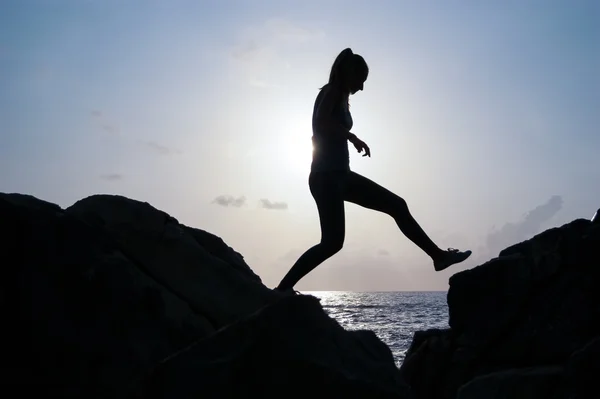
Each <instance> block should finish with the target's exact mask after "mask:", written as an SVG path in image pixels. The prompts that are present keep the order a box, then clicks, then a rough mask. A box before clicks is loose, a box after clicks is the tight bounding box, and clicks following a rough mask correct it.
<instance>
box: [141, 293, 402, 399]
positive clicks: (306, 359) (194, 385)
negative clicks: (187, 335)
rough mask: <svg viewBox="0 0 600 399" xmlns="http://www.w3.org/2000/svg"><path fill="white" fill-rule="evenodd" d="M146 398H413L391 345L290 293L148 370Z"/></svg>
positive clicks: (310, 300)
mask: <svg viewBox="0 0 600 399" xmlns="http://www.w3.org/2000/svg"><path fill="white" fill-rule="evenodd" d="M148 381H149V383H148V384H145V385H144V392H143V393H142V394H141V395H140V397H144V398H149V399H150V398H151V399H159V398H160V399H167V398H181V399H184V398H190V399H191V398H199V397H211V398H212V397H215V398H216V397H223V398H231V397H236V398H237V397H248V398H250V397H280V396H285V397H356V398H358V397H361V398H362V397H364V398H408V397H410V396H409V393H408V388H407V386H406V385H405V384H404V383H403V382H402V380H401V379H400V374H399V372H398V369H397V368H396V366H395V365H394V359H393V356H392V353H391V351H390V349H389V348H388V347H387V346H386V345H385V344H383V343H382V342H381V341H380V340H379V339H378V338H377V337H376V336H375V334H374V333H373V332H371V331H345V330H344V329H343V328H342V327H341V326H340V325H339V324H338V323H337V322H336V321H335V320H333V319H331V318H330V317H329V316H328V315H327V314H326V313H325V312H324V310H323V308H322V307H321V305H320V303H319V300H318V299H317V298H315V297H312V296H308V295H291V296H289V297H285V298H283V299H281V300H280V301H277V302H276V303H274V304H273V305H271V306H268V307H265V308H263V309H262V310H260V311H258V312H256V313H255V314H252V315H250V316H249V317H248V318H246V319H244V320H242V321H240V322H238V323H236V324H233V325H230V326H228V327H226V328H224V329H223V330H221V331H219V332H218V333H217V334H215V335H213V336H211V337H209V338H206V339H203V340H200V341H199V342H196V343H195V344H193V345H191V346H190V347H189V348H187V349H185V350H184V351H182V352H181V353H178V354H176V355H175V356H173V357H171V358H170V359H168V360H166V361H165V362H163V363H162V364H161V365H160V366H159V367H157V369H156V370H154V372H153V373H151V374H149V376H148Z"/></svg>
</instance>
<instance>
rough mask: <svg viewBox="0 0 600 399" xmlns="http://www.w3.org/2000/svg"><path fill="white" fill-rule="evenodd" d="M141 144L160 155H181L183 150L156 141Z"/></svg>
mask: <svg viewBox="0 0 600 399" xmlns="http://www.w3.org/2000/svg"><path fill="white" fill-rule="evenodd" d="M140 144H142V145H144V146H146V147H148V148H150V149H151V150H153V151H155V152H157V153H158V154H160V155H171V154H181V150H176V149H173V148H169V147H166V146H164V145H162V144H159V143H157V142H155V141H140Z"/></svg>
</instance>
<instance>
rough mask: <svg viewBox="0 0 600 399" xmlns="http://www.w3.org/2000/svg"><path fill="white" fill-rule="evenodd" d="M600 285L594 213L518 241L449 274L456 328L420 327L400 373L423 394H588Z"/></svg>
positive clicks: (598, 330) (599, 330)
mask: <svg viewBox="0 0 600 399" xmlns="http://www.w3.org/2000/svg"><path fill="white" fill-rule="evenodd" d="M598 287H600V226H599V225H597V224H595V223H592V222H591V221H589V220H583V219H579V220H575V221H573V222H571V223H568V224H566V225H564V226H562V227H560V228H553V229H549V230H547V231H545V232H543V233H541V234H538V235H537V236H535V237H533V238H532V239H530V240H527V241H524V242H522V243H519V244H516V245H514V246H511V247H509V248H507V249H505V250H503V251H502V252H500V254H499V256H498V257H497V258H494V259H492V260H490V261H489V262H487V263H485V264H483V265H481V266H479V267H476V268H474V269H471V270H466V271H463V272H460V273H457V274H455V275H453V276H452V277H451V278H450V289H449V291H448V307H449V316H450V320H449V324H450V327H451V328H450V329H448V330H443V331H439V330H438V331H436V330H432V331H429V332H427V333H423V332H420V333H417V334H415V339H414V341H413V344H412V347H411V348H410V350H409V351H408V353H407V357H406V359H405V361H404V364H403V365H402V367H401V371H402V374H403V377H404V378H405V379H406V380H407V382H408V383H409V384H410V385H411V387H412V388H413V391H414V393H415V396H416V397H417V398H423V399H425V398H455V397H459V398H463V399H464V398H475V397H481V398H521V397H523V398H525V397H526V398H532V399H536V398H554V397H556V398H575V397H578V398H584V397H586V396H584V393H583V391H582V388H581V386H582V385H585V384H588V385H589V384H591V380H590V377H591V375H592V373H591V371H590V367H591V366H592V365H598V357H597V356H598V343H597V342H598V341H594V339H596V340H597V339H598V338H597V337H599V336H600V290H599V289H598ZM586 345H587V346H586ZM432 380H434V381H436V383H435V384H432V383H431V381H432ZM457 395H458V396H457ZM577 395H579V396H577Z"/></svg>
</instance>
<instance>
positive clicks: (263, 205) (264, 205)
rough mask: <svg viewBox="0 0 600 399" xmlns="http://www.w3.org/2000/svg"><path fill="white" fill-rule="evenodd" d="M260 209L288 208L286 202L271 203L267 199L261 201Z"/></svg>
mask: <svg viewBox="0 0 600 399" xmlns="http://www.w3.org/2000/svg"><path fill="white" fill-rule="evenodd" d="M259 204H260V207H261V208H265V209H275V210H284V209H287V208H288V204H287V203H286V202H271V201H269V200H268V199H266V198H263V199H261V200H260V203H259Z"/></svg>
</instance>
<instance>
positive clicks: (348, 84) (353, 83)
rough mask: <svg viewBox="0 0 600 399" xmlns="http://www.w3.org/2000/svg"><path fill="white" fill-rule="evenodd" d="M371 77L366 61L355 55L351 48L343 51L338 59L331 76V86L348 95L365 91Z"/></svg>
mask: <svg viewBox="0 0 600 399" xmlns="http://www.w3.org/2000/svg"><path fill="white" fill-rule="evenodd" d="M368 75H369V67H368V65H367V63H366V62H365V59H364V58H363V57H361V56H360V55H358V54H354V53H353V52H352V50H351V49H350V48H346V49H344V50H342V52H341V53H340V54H338V56H337V57H336V59H335V61H334V62H333V66H332V67H331V73H330V74H329V84H330V85H336V86H338V87H339V88H340V89H342V90H343V91H344V92H345V93H347V94H348V95H350V94H354V93H356V92H357V91H359V90H362V89H363V85H364V83H365V81H366V80H367V76H368Z"/></svg>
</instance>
